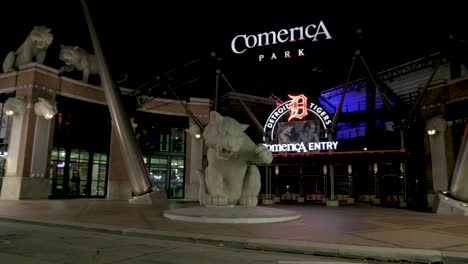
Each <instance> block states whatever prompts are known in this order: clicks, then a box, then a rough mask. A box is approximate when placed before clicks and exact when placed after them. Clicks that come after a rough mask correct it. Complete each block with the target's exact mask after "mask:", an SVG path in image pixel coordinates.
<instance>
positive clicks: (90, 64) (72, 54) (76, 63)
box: [59, 45, 98, 83]
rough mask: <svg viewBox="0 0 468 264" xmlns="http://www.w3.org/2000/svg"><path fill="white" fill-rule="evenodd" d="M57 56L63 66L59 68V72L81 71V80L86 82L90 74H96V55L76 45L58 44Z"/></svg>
mask: <svg viewBox="0 0 468 264" xmlns="http://www.w3.org/2000/svg"><path fill="white" fill-rule="evenodd" d="M60 48H61V49H60V54H59V58H60V60H62V61H63V62H65V66H63V67H61V68H60V69H59V74H61V73H63V72H71V71H74V70H78V71H81V72H83V82H86V83H87V82H88V78H89V75H90V74H98V68H97V63H96V57H95V56H94V55H93V54H90V53H88V52H87V51H86V50H84V49H83V48H80V47H78V46H64V45H60Z"/></svg>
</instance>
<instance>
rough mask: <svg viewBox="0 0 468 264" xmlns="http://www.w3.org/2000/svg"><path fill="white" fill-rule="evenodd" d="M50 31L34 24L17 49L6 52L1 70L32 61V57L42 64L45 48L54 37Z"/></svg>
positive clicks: (10, 69) (8, 70)
mask: <svg viewBox="0 0 468 264" xmlns="http://www.w3.org/2000/svg"><path fill="white" fill-rule="evenodd" d="M50 31H51V29H50V28H47V27H44V26H35V27H34V28H33V30H32V31H31V32H30V33H29V35H28V37H27V38H26V40H25V41H24V42H23V44H21V46H20V47H19V48H18V50H16V52H15V51H10V52H9V53H8V54H7V56H6V58H5V60H4V61H3V72H11V71H14V70H15V68H16V69H18V68H19V66H22V65H25V64H28V63H31V62H33V59H35V62H37V63H39V64H44V61H45V58H46V54H47V49H48V48H49V46H50V45H51V44H52V41H53V39H54V36H53V35H52V33H50Z"/></svg>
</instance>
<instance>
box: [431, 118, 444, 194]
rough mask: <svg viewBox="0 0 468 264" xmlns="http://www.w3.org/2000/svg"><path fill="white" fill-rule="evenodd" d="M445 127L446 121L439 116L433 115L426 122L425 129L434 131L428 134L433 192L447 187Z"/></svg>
mask: <svg viewBox="0 0 468 264" xmlns="http://www.w3.org/2000/svg"><path fill="white" fill-rule="evenodd" d="M446 129H447V121H446V120H445V119H443V118H442V117H440V116H436V117H433V118H431V119H429V120H428V121H427V123H426V131H430V130H434V131H435V134H433V135H429V144H430V150H431V162H432V183H433V190H434V193H437V192H439V191H447V190H448V187H449V175H448V164H447V148H446V144H445V131H446Z"/></svg>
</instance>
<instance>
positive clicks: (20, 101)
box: [3, 96, 27, 116]
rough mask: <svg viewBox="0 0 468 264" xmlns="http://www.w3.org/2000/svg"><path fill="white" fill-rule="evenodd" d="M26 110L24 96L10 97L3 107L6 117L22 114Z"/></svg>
mask: <svg viewBox="0 0 468 264" xmlns="http://www.w3.org/2000/svg"><path fill="white" fill-rule="evenodd" d="M26 109H27V103H26V98H25V97H24V96H20V97H10V98H8V99H7V100H6V102H5V104H4V105H3V112H4V113H5V115H7V116H12V115H14V114H22V113H24V112H25V111H26Z"/></svg>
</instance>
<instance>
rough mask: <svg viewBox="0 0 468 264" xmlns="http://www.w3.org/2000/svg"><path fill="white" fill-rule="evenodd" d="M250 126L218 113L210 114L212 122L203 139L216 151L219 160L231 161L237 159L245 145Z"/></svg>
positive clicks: (207, 127) (205, 130) (204, 132)
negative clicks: (246, 132) (246, 131)
mask: <svg viewBox="0 0 468 264" xmlns="http://www.w3.org/2000/svg"><path fill="white" fill-rule="evenodd" d="M248 127H249V125H246V124H241V123H239V122H237V120H235V119H233V118H231V117H228V116H222V115H220V114H219V113H218V112H215V111H211V112H210V122H209V123H208V125H207V126H206V128H205V129H204V131H203V139H205V142H206V144H207V146H208V147H209V148H213V149H215V150H216V156H217V158H218V159H223V160H229V159H230V158H231V157H235V156H236V154H237V153H238V152H239V151H240V150H241V147H242V146H243V145H244V139H245V138H246V134H245V132H244V131H245V130H246V129H247V128H248Z"/></svg>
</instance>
